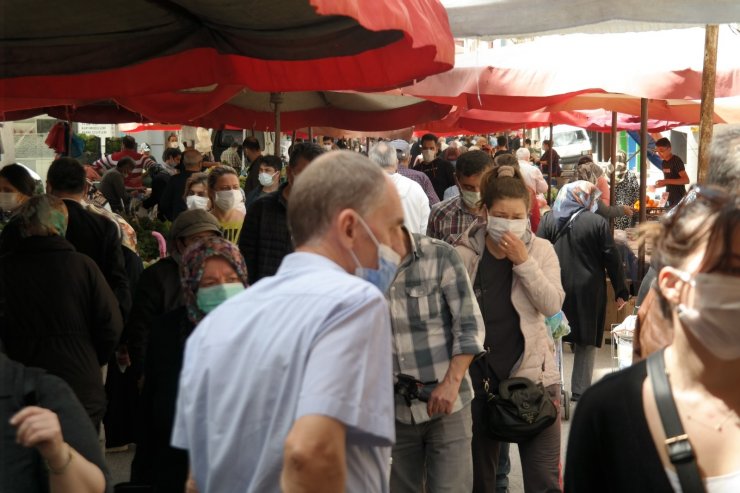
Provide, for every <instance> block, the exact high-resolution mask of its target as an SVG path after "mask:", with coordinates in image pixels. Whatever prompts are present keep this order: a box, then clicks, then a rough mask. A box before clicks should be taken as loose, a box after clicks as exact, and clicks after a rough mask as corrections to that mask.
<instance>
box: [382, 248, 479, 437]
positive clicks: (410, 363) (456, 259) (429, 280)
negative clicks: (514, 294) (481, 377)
mask: <svg viewBox="0 0 740 493" xmlns="http://www.w3.org/2000/svg"><path fill="white" fill-rule="evenodd" d="M409 236H410V238H411V250H412V252H411V254H410V255H408V256H407V257H406V258H405V259H404V260H403V262H401V265H400V267H399V269H398V274H397V275H396V279H395V281H394V282H393V285H392V286H391V289H390V291H389V293H388V295H387V297H388V304H389V306H390V309H391V325H392V327H393V371H394V373H395V374H398V373H405V374H407V375H410V376H413V377H415V378H417V379H419V380H421V381H424V382H428V381H433V380H438V381H440V382H441V381H442V380H444V377H445V374H446V373H447V369H448V368H449V366H450V360H451V359H452V358H453V357H454V356H457V355H459V354H473V355H478V354H480V353H482V352H483V338H484V335H485V328H484V325H483V319H482V317H481V313H480V309H479V308H478V304H477V303H476V301H475V296H474V294H473V287H472V286H471V284H470V278H469V277H468V273H467V271H466V270H465V266H464V265H463V262H462V259H461V258H460V256H459V254H458V253H457V252H456V251H455V249H454V248H452V247H451V246H450V245H448V244H446V243H444V242H441V241H439V240H434V239H432V238H429V237H427V236H423V235H418V234H409ZM472 400H473V390H472V385H471V382H470V376H469V375H468V373H467V372H466V373H465V377H464V378H463V381H462V382H461V384H460V393H459V395H458V398H457V400H456V401H455V405H454V407H453V409H452V412H457V411H459V410H460V409H462V408H463V406H465V405H467V404H469V403H470V401H472ZM396 419H397V420H398V421H400V422H402V423H407V424H416V423H423V422H425V421H429V420H430V419H431V418H430V417H429V415H428V414H427V405H426V403H425V402H421V401H419V400H413V401H411V407H409V406H408V405H407V404H406V401H405V400H404V399H403V397H401V396H400V395H396Z"/></svg>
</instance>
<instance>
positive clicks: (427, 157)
mask: <svg viewBox="0 0 740 493" xmlns="http://www.w3.org/2000/svg"><path fill="white" fill-rule="evenodd" d="M436 155H437V151H435V150H434V149H422V151H421V157H422V159H424V162H425V163H431V162H432V161H434V157H435V156H436Z"/></svg>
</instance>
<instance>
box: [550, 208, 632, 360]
mask: <svg viewBox="0 0 740 493" xmlns="http://www.w3.org/2000/svg"><path fill="white" fill-rule="evenodd" d="M558 229H559V228H558V227H557V225H556V223H555V215H554V214H552V213H550V214H546V215H545V219H544V220H543V221H542V222H540V226H539V228H538V229H537V236H539V237H540V238H545V239H547V240H550V241H552V240H553V239H555V237H556V235H557V233H558ZM554 246H555V252H556V253H557V254H558V260H560V272H561V278H562V281H563V289H564V290H565V302H564V303H563V312H564V313H565V315H566V316H567V317H568V321H569V322H570V328H571V330H572V332H571V333H570V335H568V336H566V338H565V340H566V341H570V342H575V343H576V344H583V345H588V346H596V347H601V342H602V340H603V338H604V319H605V318H606V304H607V303H613V302H614V301H615V300H607V299H606V272H608V273H609V278H610V279H611V283H612V286H613V287H614V292H615V293H616V297H617V298H619V297H621V298H622V299H624V300H625V301H627V300H628V299H629V292H628V291H627V287H626V286H625V283H624V269H623V267H622V257H621V256H620V255H619V250H617V248H616V246H615V245H614V238H612V235H611V232H610V231H609V221H607V220H606V219H604V218H603V217H601V216H599V215H596V214H594V213H592V212H590V211H584V212H582V213H580V214H579V215H578V216H577V217H576V218H575V219H574V220H573V222H572V223H571V227H569V228H566V230H565V232H564V233H563V234H562V236H561V237H560V238H559V239H558V240H557V241H556V242H555V244H554Z"/></svg>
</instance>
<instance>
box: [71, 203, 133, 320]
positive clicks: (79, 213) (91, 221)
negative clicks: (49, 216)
mask: <svg viewBox="0 0 740 493" xmlns="http://www.w3.org/2000/svg"><path fill="white" fill-rule="evenodd" d="M64 205H66V206H67V211H68V212H69V224H68V225H67V234H66V235H64V237H65V238H66V239H67V241H69V242H70V243H72V245H73V246H74V247H75V250H77V251H78V252H80V253H84V254H85V255H87V256H88V257H90V258H91V259H93V261H94V262H95V263H96V264H97V265H98V267H99V268H100V271H101V272H102V273H103V276H105V279H106V281H108V286H110V288H111V289H112V290H113V294H114V295H115V296H116V299H117V300H118V306H119V307H120V308H121V315H122V316H123V317H124V318H125V317H126V316H127V315H128V312H129V310H130V309H131V288H130V286H129V280H128V273H127V272H126V262H125V261H124V259H123V250H122V249H123V247H122V246H121V240H120V238H119V237H118V234H119V231H118V226H116V224H114V223H113V221H111V220H110V219H108V218H106V217H104V216H101V215H100V214H94V213H92V212H90V211H87V210H85V209H84V208H83V207H82V205H80V203H79V202H76V201H74V200H68V199H64Z"/></svg>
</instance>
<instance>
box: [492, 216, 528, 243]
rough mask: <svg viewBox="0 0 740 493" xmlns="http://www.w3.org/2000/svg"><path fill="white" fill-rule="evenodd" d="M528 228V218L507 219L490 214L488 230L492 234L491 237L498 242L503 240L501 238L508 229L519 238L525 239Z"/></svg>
mask: <svg viewBox="0 0 740 493" xmlns="http://www.w3.org/2000/svg"><path fill="white" fill-rule="evenodd" d="M528 229H529V220H528V219H505V218H503V217H495V216H488V226H487V227H486V230H487V231H488V234H489V235H490V236H491V239H493V241H495V242H496V243H498V242H500V241H501V238H502V237H503V236H504V233H506V232H507V231H510V232H511V234H513V235H514V236H516V237H517V238H521V239H524V234H525V233H526V232H527V230H528Z"/></svg>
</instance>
